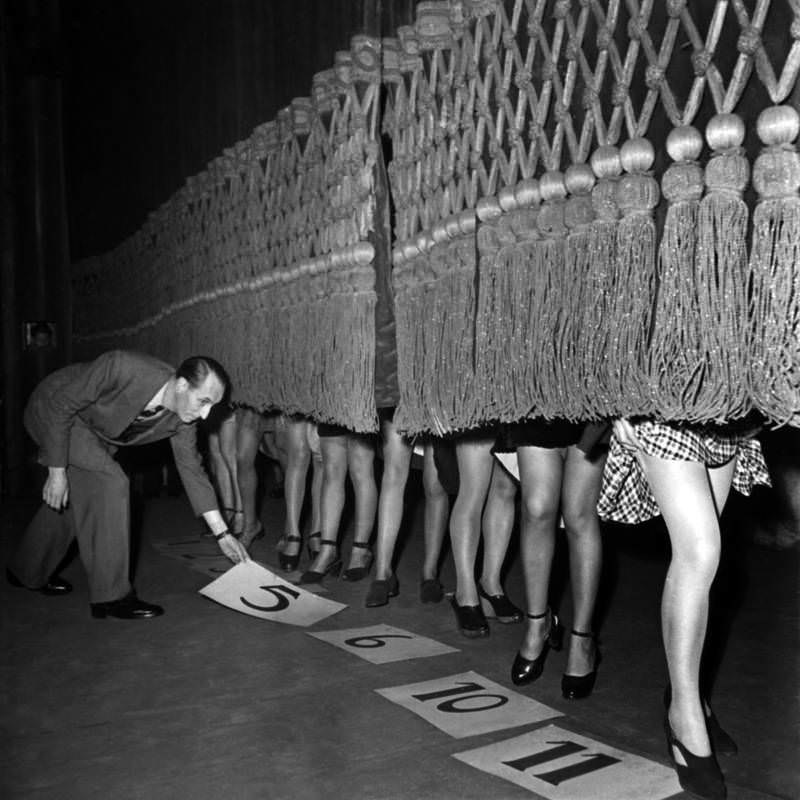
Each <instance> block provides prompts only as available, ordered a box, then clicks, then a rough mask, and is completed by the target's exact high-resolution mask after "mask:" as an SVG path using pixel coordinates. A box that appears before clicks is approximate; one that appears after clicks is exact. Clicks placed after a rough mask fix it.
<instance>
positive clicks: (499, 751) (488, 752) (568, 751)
mask: <svg viewBox="0 0 800 800" xmlns="http://www.w3.org/2000/svg"><path fill="white" fill-rule="evenodd" d="M453 758H457V759H458V760H459V761H463V762H464V763H465V764H469V765H470V766H473V767H476V768H477V769H479V770H482V771H483V772H488V773H490V774H491V775H497V776H498V777H500V778H505V779H506V780H507V781H511V783H515V784H517V785H518V786H522V787H524V788H525V789H529V790H530V791H532V792H535V793H536V794H537V795H541V796H542V797H546V798H548V800H642V798H643V797H646V798H647V799H648V800H660V798H664V797H671V796H672V795H674V794H677V793H678V792H680V791H681V787H680V785H679V784H678V779H677V778H676V777H675V772H674V771H673V770H672V769H670V768H669V767H665V766H664V765H663V764H659V763H658V762H656V761H650V760H649V759H646V758H642V757H641V756H636V755H633V754H632V753H627V752H625V751H624V750H618V749H617V748H615V747H610V746H609V745H606V744H603V742H600V741H597V740H595V739H590V738H588V737H587V736H581V735H580V734H577V733H573V732H572V731H568V730H565V729H564V728H559V727H558V726H557V725H546V726H545V727H544V728H539V730H536V731H532V732H531V733H526V734H524V735H522V736H517V737H515V738H514V739H507V740H506V741H503V742H495V743H494V744H490V745H488V746H487V747H479V748H477V749H476V750H468V751H466V752H464V753H455V754H454V755H453Z"/></svg>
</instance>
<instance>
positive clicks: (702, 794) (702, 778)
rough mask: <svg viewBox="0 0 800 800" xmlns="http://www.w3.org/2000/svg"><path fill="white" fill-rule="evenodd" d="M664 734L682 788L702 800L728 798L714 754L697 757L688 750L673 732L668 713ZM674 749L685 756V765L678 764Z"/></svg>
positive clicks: (665, 717) (665, 719)
mask: <svg viewBox="0 0 800 800" xmlns="http://www.w3.org/2000/svg"><path fill="white" fill-rule="evenodd" d="M664 733H665V734H666V737H667V749H668V750H669V757H670V759H671V760H672V766H673V767H675V772H677V773H678V783H680V785H681V788H682V789H683V790H684V791H685V792H687V793H688V794H690V795H691V796H692V797H697V798H700V799H701V800H724V798H725V797H726V796H727V790H726V789H725V779H724V778H723V777H722V771H721V770H720V768H719V764H717V759H716V758H714V753H713V752H712V753H711V755H710V756H696V755H695V754H694V753H692V752H691V751H690V750H687V749H686V747H684V745H683V743H682V742H681V741H680V740H679V739H678V737H677V736H676V735H675V731H673V730H672V725H670V722H669V715H668V713H667V712H664ZM673 748H677V750H678V752H679V753H680V754H681V755H682V756H683V760H684V761H685V762H686V764H685V765H683V764H679V763H678V761H677V759H676V758H675V751H674V750H673Z"/></svg>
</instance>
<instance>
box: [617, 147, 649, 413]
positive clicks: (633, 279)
mask: <svg viewBox="0 0 800 800" xmlns="http://www.w3.org/2000/svg"><path fill="white" fill-rule="evenodd" d="M654 158H655V153H654V151H653V145H652V144H651V143H650V142H649V141H648V140H647V139H644V138H636V139H630V140H628V141H627V142H625V144H623V145H622V147H621V148H620V159H621V162H622V168H623V169H624V170H625V172H626V174H624V175H623V176H622V177H621V178H620V179H619V182H618V183H617V191H616V201H617V205H618V206H619V209H620V211H621V212H622V218H621V219H620V221H619V225H618V227H617V242H616V249H617V253H616V258H615V260H614V274H613V277H612V286H613V291H614V297H613V307H612V308H611V309H610V312H611V316H610V319H609V324H610V325H612V326H613V330H614V332H613V333H612V338H611V347H610V350H609V353H608V359H609V362H610V364H609V367H610V368H611V369H612V370H613V375H614V378H615V381H614V384H613V391H614V399H613V402H614V405H615V411H614V413H615V414H618V415H622V416H632V415H636V414H647V413H649V412H651V410H652V405H653V404H652V398H651V397H650V392H649V384H648V380H647V378H648V375H647V347H648V341H649V335H650V325H651V322H652V317H653V305H654V298H655V285H656V281H655V243H656V229H655V222H654V220H653V213H652V212H653V209H654V208H655V207H656V205H657V204H658V199H659V190H658V184H657V183H656V181H655V179H654V178H653V177H652V175H651V174H650V173H649V170H650V169H651V167H652V166H653V161H654Z"/></svg>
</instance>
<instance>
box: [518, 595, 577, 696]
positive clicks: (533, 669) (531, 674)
mask: <svg viewBox="0 0 800 800" xmlns="http://www.w3.org/2000/svg"><path fill="white" fill-rule="evenodd" d="M525 616H526V617H527V618H528V619H544V618H545V617H547V616H549V617H550V627H549V629H548V631H547V635H546V636H545V638H544V644H543V645H542V651H541V653H539V655H538V656H536V658H534V659H533V660H531V659H529V658H525V656H523V655H522V653H521V652H519V651H517V655H516V656H515V658H514V663H513V664H512V665H511V682H512V683H513V684H514V685H515V686H524V685H525V684H526V683H533V682H534V681H535V680H536V679H537V678H538V677H539V676H540V675H541V674H542V670H543V669H544V662H545V660H546V658H547V652H548V651H549V650H550V649H551V648H552V649H553V650H560V649H561V647H562V646H563V644H564V628H563V626H562V625H561V623H560V622H559V620H558V616H557V615H556V614H554V613H553V612H552V611H551V610H550V609H549V608H548V609H547V611H545V612H544V613H543V614H526V615H525Z"/></svg>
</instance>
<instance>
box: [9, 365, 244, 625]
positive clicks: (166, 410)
mask: <svg viewBox="0 0 800 800" xmlns="http://www.w3.org/2000/svg"><path fill="white" fill-rule="evenodd" d="M227 385H228V377H227V375H226V374H225V371H224V369H223V368H222V367H221V366H220V365H219V364H218V363H217V362H216V361H214V360H213V359H211V358H207V357H203V356H194V357H192V358H188V359H187V360H186V361H184V362H183V363H182V364H181V365H180V367H178V369H177V370H175V369H174V368H173V367H171V366H169V365H168V364H165V363H164V362H162V361H159V360H157V359H155V358H152V357H151V356H147V355H144V354H141V353H134V352H130V351H124V350H112V351H110V352H108V353H104V354H103V355H101V356H99V357H98V358H96V359H95V360H94V361H91V362H87V363H81V364H73V365H71V366H68V367H64V368H63V369H60V370H57V371H56V372H54V373H52V374H51V375H49V376H48V377H46V378H45V379H44V380H43V381H42V382H41V383H40V384H39V385H38V386H37V387H36V389H35V390H34V391H33V393H32V395H31V398H30V400H29V402H28V404H27V406H26V408H25V415H24V421H25V427H26V428H27V430H28V432H29V433H30V435H31V436H32V437H33V439H34V441H35V442H36V444H37V445H38V446H39V463H41V464H43V465H44V466H45V467H47V472H48V474H47V480H46V481H45V484H44V489H43V490H42V499H43V500H44V504H43V505H42V506H41V507H40V508H39V510H38V511H37V513H36V515H35V516H34V518H33V520H32V521H31V523H30V525H29V526H28V528H27V529H26V531H25V533H24V534H23V537H22V539H21V541H20V543H19V545H18V547H17V549H16V552H15V553H14V555H13V557H12V559H11V561H10V563H9V565H8V572H7V575H8V579H9V581H10V582H11V583H13V584H14V585H16V586H23V587H26V588H29V589H33V590H36V591H41V592H44V593H45V594H65V593H67V592H69V591H70V590H71V588H72V587H71V586H70V585H69V584H68V583H67V582H66V581H64V580H63V579H62V578H59V577H58V576H56V575H55V574H54V572H55V570H56V568H57V567H58V564H59V563H60V562H61V560H62V559H63V558H64V556H65V554H66V552H67V548H68V547H69V545H70V542H71V541H72V539H73V538H77V541H78V549H79V551H80V557H81V561H82V562H83V565H84V567H85V569H86V572H87V575H88V578H89V596H90V601H91V611H92V616H94V617H97V618H103V617H106V616H114V617H118V618H121V619H149V618H151V617H155V616H159V615H160V614H162V613H163V609H162V608H161V607H160V606H156V605H153V604H151V603H145V602H144V601H142V600H140V599H139V598H138V597H136V594H135V592H134V591H133V589H132V587H131V584H130V581H129V577H128V573H129V567H128V559H129V551H130V507H129V506H130V499H129V488H128V478H127V476H126V475H125V473H124V472H123V470H122V468H121V467H120V465H119V464H118V463H117V462H116V461H115V460H114V457H113V456H114V453H115V452H116V450H117V448H118V447H128V446H131V445H137V444H148V443H150V442H155V441H158V440H160V439H165V438H168V439H169V441H170V444H171V445H172V452H173V454H174V457H175V465H176V467H177V469H178V473H179V475H180V477H181V480H182V482H183V485H184V488H185V489H186V494H187V495H188V497H189V502H190V503H191V505H192V508H193V510H194V512H195V513H196V514H197V515H198V516H200V515H202V516H203V518H204V519H205V521H206V523H207V524H208V526H209V528H210V529H211V532H212V534H213V535H214V538H215V539H216V540H217V542H218V544H219V546H220V549H221V550H222V551H223V553H225V555H226V556H227V557H228V558H230V559H231V561H234V562H238V561H242V560H245V559H247V557H248V556H247V551H246V550H245V548H244V547H243V545H242V544H241V543H240V542H239V541H238V539H236V538H235V537H234V536H232V535H231V534H230V533H229V532H228V529H227V525H226V523H225V520H224V519H223V517H222V515H221V514H220V512H219V509H218V507H217V499H216V495H215V493H214V490H213V488H212V486H211V483H210V481H209V479H208V476H207V475H206V472H205V470H204V469H203V465H202V461H201V459H200V455H199V453H198V451H197V441H196V436H197V431H196V426H195V424H194V423H196V422H197V421H198V420H200V419H205V418H206V417H207V416H208V413H209V411H210V410H211V408H212V407H213V406H214V405H215V404H216V403H219V402H220V400H221V399H222V397H223V395H224V394H225V391H226V388H227Z"/></svg>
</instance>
